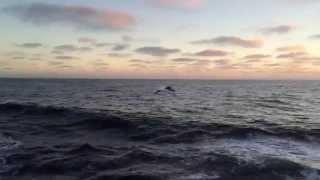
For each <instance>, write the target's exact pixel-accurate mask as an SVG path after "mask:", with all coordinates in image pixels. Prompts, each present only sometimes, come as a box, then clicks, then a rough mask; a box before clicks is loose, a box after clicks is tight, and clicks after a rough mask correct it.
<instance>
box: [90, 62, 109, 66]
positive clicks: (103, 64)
mask: <svg viewBox="0 0 320 180" xmlns="http://www.w3.org/2000/svg"><path fill="white" fill-rule="evenodd" d="M93 65H95V66H109V64H108V63H106V62H101V61H97V62H94V63H93Z"/></svg>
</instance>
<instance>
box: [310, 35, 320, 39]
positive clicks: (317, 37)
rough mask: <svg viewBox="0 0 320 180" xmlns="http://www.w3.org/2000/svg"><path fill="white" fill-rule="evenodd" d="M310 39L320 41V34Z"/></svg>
mask: <svg viewBox="0 0 320 180" xmlns="http://www.w3.org/2000/svg"><path fill="white" fill-rule="evenodd" d="M309 38H310V39H315V40H320V34H315V35H312V36H310V37H309Z"/></svg>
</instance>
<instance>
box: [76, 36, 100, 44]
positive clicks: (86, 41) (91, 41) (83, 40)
mask: <svg viewBox="0 0 320 180" xmlns="http://www.w3.org/2000/svg"><path fill="white" fill-rule="evenodd" d="M78 42H79V43H84V44H96V42H97V40H96V39H94V38H89V37H81V38H79V39H78Z"/></svg>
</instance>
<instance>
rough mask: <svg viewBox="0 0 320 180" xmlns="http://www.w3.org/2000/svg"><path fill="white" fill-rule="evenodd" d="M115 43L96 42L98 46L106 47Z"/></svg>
mask: <svg viewBox="0 0 320 180" xmlns="http://www.w3.org/2000/svg"><path fill="white" fill-rule="evenodd" d="M112 45H114V44H113V43H95V46H96V47H106V46H112Z"/></svg>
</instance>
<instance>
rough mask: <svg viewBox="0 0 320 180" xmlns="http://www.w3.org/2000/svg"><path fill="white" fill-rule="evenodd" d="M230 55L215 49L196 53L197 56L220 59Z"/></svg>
mask: <svg viewBox="0 0 320 180" xmlns="http://www.w3.org/2000/svg"><path fill="white" fill-rule="evenodd" d="M229 54H230V53H229V52H227V51H222V50H215V49H207V50H203V51H200V52H197V53H194V55H195V56H208V57H219V56H227V55H229Z"/></svg>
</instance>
